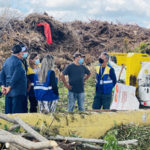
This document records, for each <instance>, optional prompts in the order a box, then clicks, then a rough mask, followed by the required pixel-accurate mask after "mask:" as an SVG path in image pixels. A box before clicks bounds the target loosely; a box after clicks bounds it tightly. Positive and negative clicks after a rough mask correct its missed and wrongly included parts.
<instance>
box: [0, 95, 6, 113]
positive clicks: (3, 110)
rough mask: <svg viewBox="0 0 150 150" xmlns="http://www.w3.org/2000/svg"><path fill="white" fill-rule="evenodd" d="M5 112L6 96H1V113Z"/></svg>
mask: <svg viewBox="0 0 150 150" xmlns="http://www.w3.org/2000/svg"><path fill="white" fill-rule="evenodd" d="M4 112H5V98H4V96H2V97H1V98H0V113H4Z"/></svg>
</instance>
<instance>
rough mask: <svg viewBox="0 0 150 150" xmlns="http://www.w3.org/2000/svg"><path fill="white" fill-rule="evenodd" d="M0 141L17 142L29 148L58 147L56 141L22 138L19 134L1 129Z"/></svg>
mask: <svg viewBox="0 0 150 150" xmlns="http://www.w3.org/2000/svg"><path fill="white" fill-rule="evenodd" d="M0 141H1V142H2V143H6V142H8V143H15V144H18V145H20V146H22V147H24V148H27V149H43V148H52V147H56V146H57V145H56V142H53V141H44V142H37V143H35V142H31V141H29V140H26V139H24V138H22V137H21V136H19V135H13V134H11V133H9V132H7V131H5V130H2V129H0Z"/></svg>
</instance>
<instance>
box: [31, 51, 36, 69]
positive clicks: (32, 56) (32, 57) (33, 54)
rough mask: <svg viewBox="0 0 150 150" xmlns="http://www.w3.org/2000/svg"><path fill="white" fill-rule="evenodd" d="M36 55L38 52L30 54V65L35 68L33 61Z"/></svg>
mask: <svg viewBox="0 0 150 150" xmlns="http://www.w3.org/2000/svg"><path fill="white" fill-rule="evenodd" d="M36 56H38V53H36V52H33V53H31V54H30V56H29V65H30V67H31V68H33V65H34V64H33V62H32V60H33V59H34V58H35V57H36Z"/></svg>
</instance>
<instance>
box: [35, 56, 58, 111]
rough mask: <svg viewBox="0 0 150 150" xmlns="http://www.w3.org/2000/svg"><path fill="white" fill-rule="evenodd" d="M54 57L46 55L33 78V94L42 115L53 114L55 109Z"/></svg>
mask: <svg viewBox="0 0 150 150" xmlns="http://www.w3.org/2000/svg"><path fill="white" fill-rule="evenodd" d="M53 68H54V57H53V56H52V55H50V54H48V55H46V56H45V57H44V58H43V60H42V62H41V67H40V70H39V72H38V74H35V78H34V93H35V97H36V99H37V100H38V105H39V110H40V112H43V113H48V112H54V111H55V109H56V105H57V101H58V99H59V94H58V86H57V85H58V79H57V78H56V76H55V72H54V70H53Z"/></svg>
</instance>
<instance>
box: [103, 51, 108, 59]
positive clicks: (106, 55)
mask: <svg viewBox="0 0 150 150" xmlns="http://www.w3.org/2000/svg"><path fill="white" fill-rule="evenodd" d="M102 55H104V56H105V58H106V59H107V60H109V55H108V54H107V53H106V52H103V53H102Z"/></svg>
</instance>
